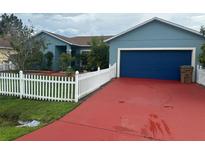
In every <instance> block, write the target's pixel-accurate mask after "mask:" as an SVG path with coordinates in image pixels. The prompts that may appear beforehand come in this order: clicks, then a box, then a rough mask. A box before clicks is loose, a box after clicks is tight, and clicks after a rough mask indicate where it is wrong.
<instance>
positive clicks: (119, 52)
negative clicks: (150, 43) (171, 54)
mask: <svg viewBox="0 0 205 154" xmlns="http://www.w3.org/2000/svg"><path fill="white" fill-rule="evenodd" d="M121 50H123V51H137V50H138V51H142V50H150V51H151V50H165V51H166V50H167V51H169V50H175V51H176V50H177V51H179V52H180V51H184V50H191V51H192V59H191V65H192V66H193V68H194V71H193V74H192V77H193V82H195V74H196V72H195V71H196V69H195V66H196V65H195V64H196V62H195V58H196V57H195V55H196V48H194V47H190V48H177V47H175V48H118V50H117V77H118V78H119V77H120V54H121Z"/></svg>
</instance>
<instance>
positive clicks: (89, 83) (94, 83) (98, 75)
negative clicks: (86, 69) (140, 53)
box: [78, 64, 116, 98]
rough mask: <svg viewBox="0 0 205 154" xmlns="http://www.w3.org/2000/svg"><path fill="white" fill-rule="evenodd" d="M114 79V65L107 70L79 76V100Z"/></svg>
mask: <svg viewBox="0 0 205 154" xmlns="http://www.w3.org/2000/svg"><path fill="white" fill-rule="evenodd" d="M114 77H116V64H114V65H113V66H111V67H109V68H107V69H103V70H100V69H98V71H95V72H90V73H85V74H82V75H79V79H78V80H79V86H78V87H79V89H78V96H79V98H82V97H84V96H86V95H88V94H89V93H91V92H93V91H94V90H96V89H98V88H99V87H100V86H102V85H103V84H105V83H107V82H108V81H110V80H111V79H112V78H114Z"/></svg>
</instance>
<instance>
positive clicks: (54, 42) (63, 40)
mask: <svg viewBox="0 0 205 154" xmlns="http://www.w3.org/2000/svg"><path fill="white" fill-rule="evenodd" d="M35 37H39V38H41V39H43V40H44V42H45V45H46V46H47V48H46V49H45V50H44V51H43V54H46V53H47V52H52V53H53V66H52V69H53V70H59V69H60V68H59V57H60V55H61V54H62V53H69V54H71V55H72V56H75V55H78V54H80V53H82V52H88V51H90V42H91V39H92V38H94V37H102V38H103V39H104V40H105V39H108V38H110V37H112V36H77V37H66V36H62V35H59V34H55V33H51V32H48V31H41V32H40V33H38V34H36V35H35ZM76 65H79V64H76Z"/></svg>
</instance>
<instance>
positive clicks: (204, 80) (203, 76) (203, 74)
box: [197, 66, 205, 86]
mask: <svg viewBox="0 0 205 154" xmlns="http://www.w3.org/2000/svg"><path fill="white" fill-rule="evenodd" d="M197 83H198V84H201V85H204V86H205V69H203V68H202V67H201V66H197Z"/></svg>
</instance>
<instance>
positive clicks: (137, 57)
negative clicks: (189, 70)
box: [120, 50, 191, 80]
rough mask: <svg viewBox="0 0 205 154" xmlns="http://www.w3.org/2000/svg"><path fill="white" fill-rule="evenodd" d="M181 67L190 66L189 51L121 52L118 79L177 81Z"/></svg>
mask: <svg viewBox="0 0 205 154" xmlns="http://www.w3.org/2000/svg"><path fill="white" fill-rule="evenodd" d="M181 65H191V51H190V50H185V51H176V50H167V51H162V50H160V51H156V50H155V51H150V50H149V51H121V55H120V77H136V78H153V79H164V80H179V79H180V69H179V67H180V66H181Z"/></svg>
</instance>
